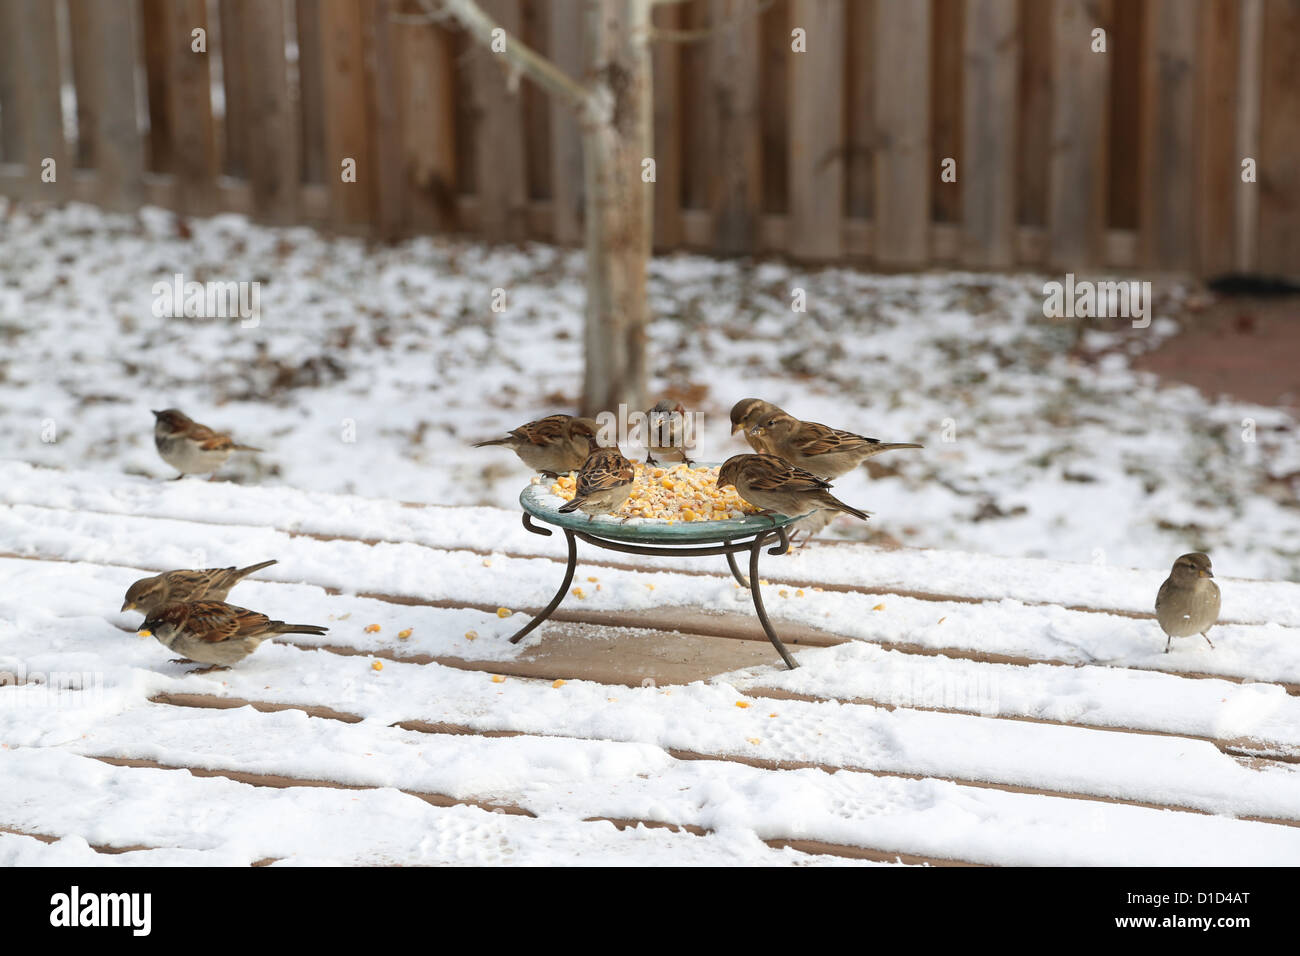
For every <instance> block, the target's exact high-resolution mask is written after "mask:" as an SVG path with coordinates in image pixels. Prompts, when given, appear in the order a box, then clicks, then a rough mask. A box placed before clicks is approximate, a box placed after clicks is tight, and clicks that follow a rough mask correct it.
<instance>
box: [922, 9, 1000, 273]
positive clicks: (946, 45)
mask: <svg viewBox="0 0 1300 956" xmlns="http://www.w3.org/2000/svg"><path fill="white" fill-rule="evenodd" d="M930 3H931V7H930V158H929V166H928V169H930V170H932V171H933V175H932V176H931V178H930V218H931V220H933V221H934V222H945V223H951V222H958V221H959V220H960V219H961V215H962V192H963V186H962V181H963V180H964V179H965V175H964V172H960V171H959V175H958V177H957V181H956V182H947V183H946V182H944V181H943V179H942V178H941V177H940V175H939V169H940V163H942V162H943V160H945V159H949V158H951V159H955V160H957V164H958V167H959V169H960V168H961V167H964V166H965V165H966V160H965V153H966V151H965V150H964V149H963V143H962V139H963V134H964V133H965V129H964V127H965V122H964V120H965V117H964V112H963V109H962V104H963V103H964V102H965V99H966V97H965V95H964V93H963V92H962V88H963V85H964V81H965V74H966V70H965V63H964V56H963V50H964V46H965V36H966V26H965V20H966V0H930ZM990 119H992V117H990ZM934 252H935V250H934V245H933V244H931V246H930V254H931V256H934Z"/></svg>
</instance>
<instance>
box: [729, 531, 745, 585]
mask: <svg viewBox="0 0 1300 956" xmlns="http://www.w3.org/2000/svg"><path fill="white" fill-rule="evenodd" d="M723 543H724V544H728V545H729V544H731V542H730V541H724V542H723ZM727 565H728V566H729V567H730V568H731V576H732V577H733V578H735V579H736V582H737V583H738V584H739V585H740V586H741V587H742V588H747V587H749V579H748V578H746V577H745V576H744V575H743V574H741V573H740V565H738V564H736V556H735V555H734V554H732V553H731V552H730V551H728V552H727Z"/></svg>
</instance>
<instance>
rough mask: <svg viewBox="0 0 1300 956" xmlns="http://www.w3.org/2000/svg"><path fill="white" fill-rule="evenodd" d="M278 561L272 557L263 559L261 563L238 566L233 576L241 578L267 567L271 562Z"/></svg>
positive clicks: (277, 562)
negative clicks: (267, 559)
mask: <svg viewBox="0 0 1300 956" xmlns="http://www.w3.org/2000/svg"><path fill="white" fill-rule="evenodd" d="M279 563H280V562H279V561H277V560H276V559H275V558H272V559H271V560H270V561H263V562H262V563H261V564H250V565H249V566H248V567H246V568H238V569H236V570H235V576H236V577H241V578H246V577H248V575H250V574H252V573H253V572H254V571H261V570H262V569H263V568H269V567H270V566H271V565H273V564H279Z"/></svg>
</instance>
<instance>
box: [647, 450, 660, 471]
mask: <svg viewBox="0 0 1300 956" xmlns="http://www.w3.org/2000/svg"><path fill="white" fill-rule="evenodd" d="M645 463H646V465H647V466H648V467H650V468H655V467H658V465H659V462H657V461H655V456H654V455H652V454H650V453H649V452H646V454H645Z"/></svg>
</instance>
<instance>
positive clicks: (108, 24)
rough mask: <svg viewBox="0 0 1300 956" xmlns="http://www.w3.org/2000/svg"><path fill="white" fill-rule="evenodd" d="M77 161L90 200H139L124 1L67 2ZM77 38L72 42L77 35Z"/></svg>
mask: <svg viewBox="0 0 1300 956" xmlns="http://www.w3.org/2000/svg"><path fill="white" fill-rule="evenodd" d="M68 13H69V20H70V22H71V24H72V26H73V57H74V66H75V68H74V71H73V72H74V78H75V79H74V81H75V83H76V87H77V125H78V131H79V136H80V138H81V142H80V143H79V147H78V156H79V160H81V161H82V164H83V165H85V166H88V167H93V168H94V169H95V171H96V174H97V184H96V200H97V201H98V202H100V203H101V204H103V205H104V206H106V207H108V208H109V209H115V210H119V211H126V210H130V209H135V208H136V207H138V206H139V205H140V203H141V202H142V201H143V199H144V190H143V184H144V176H143V173H144V144H143V142H142V141H141V138H140V129H139V124H138V123H137V120H136V96H135V94H136V89H135V66H136V37H135V33H136V30H135V26H134V23H133V18H132V17H131V16H129V13H130V9H129V7H128V6H127V5H126V4H124V3H110V2H103V0H71V2H70V3H69V4H68ZM79 36H80V37H81V38H82V42H80V43H79V42H78V37H79Z"/></svg>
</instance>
